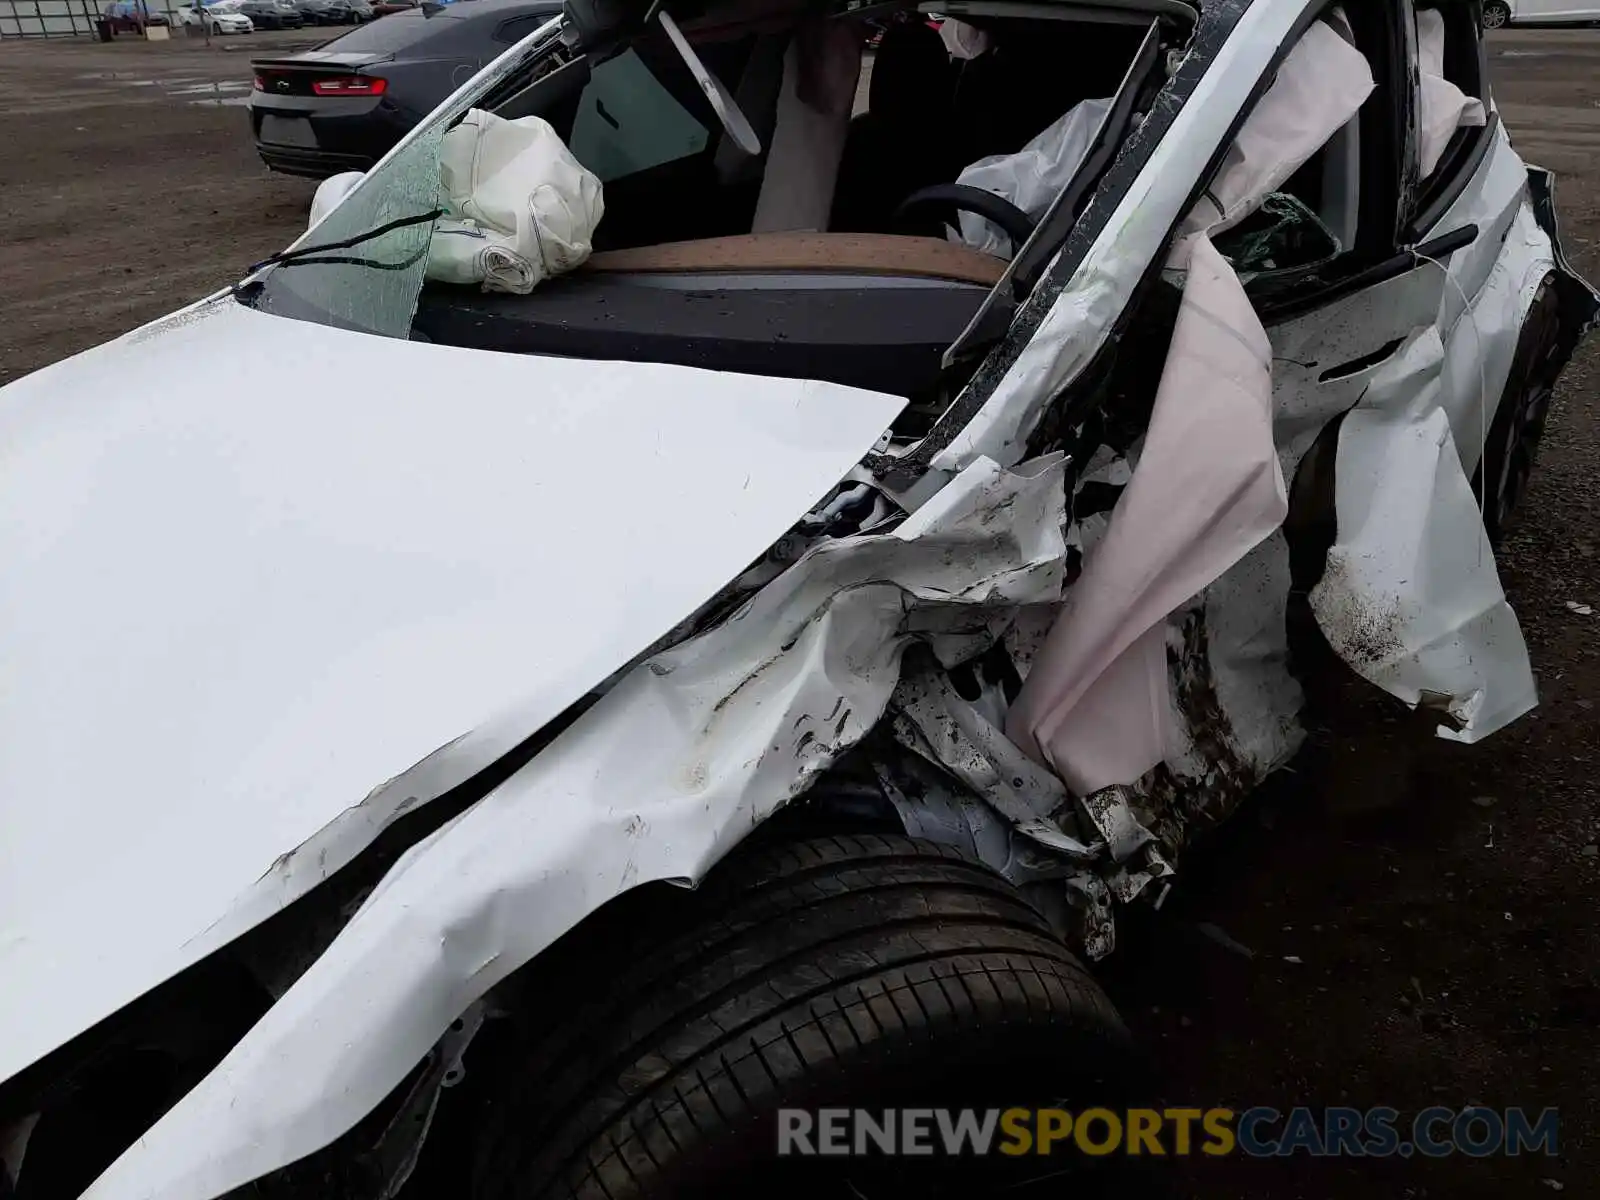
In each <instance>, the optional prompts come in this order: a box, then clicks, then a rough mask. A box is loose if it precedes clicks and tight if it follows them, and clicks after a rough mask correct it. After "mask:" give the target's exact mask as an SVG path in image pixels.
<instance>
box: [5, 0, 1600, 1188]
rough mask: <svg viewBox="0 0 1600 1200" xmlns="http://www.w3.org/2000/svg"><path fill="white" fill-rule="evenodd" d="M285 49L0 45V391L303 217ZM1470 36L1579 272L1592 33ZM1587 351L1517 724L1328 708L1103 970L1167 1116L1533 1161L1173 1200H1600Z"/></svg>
mask: <svg viewBox="0 0 1600 1200" xmlns="http://www.w3.org/2000/svg"><path fill="white" fill-rule="evenodd" d="M286 40H299V41H301V42H303V41H304V40H305V39H304V37H303V35H290V38H288V39H286V38H284V37H282V36H280V35H268V34H262V35H255V36H254V38H253V39H240V40H239V41H238V42H223V43H220V44H219V45H216V46H213V47H209V48H208V47H205V46H204V45H201V44H199V43H197V42H185V41H174V42H170V43H167V44H164V45H162V44H141V43H128V42H118V43H115V44H112V45H104V46H102V45H97V44H93V43H87V42H77V43H71V44H65V43H53V44H37V43H35V44H27V45H19V44H18V43H15V42H12V43H7V44H5V45H3V46H0V111H3V112H5V113H6V115H7V116H8V117H9V118H10V120H9V121H8V122H7V130H6V142H5V148H4V150H3V152H0V217H3V227H4V229H5V230H6V234H5V238H4V242H3V248H0V383H3V382H6V381H8V380H10V379H14V378H16V377H18V376H20V375H22V374H25V373H26V372H28V371H32V370H35V369H37V368H39V367H41V366H44V365H46V364H47V363H50V362H52V361H54V360H56V359H58V358H61V357H63V356H65V355H68V354H71V353H73V352H75V351H77V350H81V349H83V348H85V347H88V346H92V345H94V344H96V343H98V342H101V341H103V340H105V339H106V338H108V337H111V336H113V335H115V334H118V333H121V332H123V331H125V330H127V329H129V328H131V327H133V326H135V325H137V324H139V323H141V322H143V321H145V320H148V319H150V318H153V317H156V316H158V315H160V314H162V313H164V312H167V311H170V310H171V309H173V308H175V307H177V306H178V305H179V304H180V303H182V302H184V301H187V300H190V299H192V298H195V297H197V296H199V295H202V294H204V293H206V292H208V291H210V290H212V289H215V288H217V287H219V286H221V285H223V284H226V283H228V282H230V281H231V280H233V279H234V278H236V277H237V276H238V274H239V272H240V270H241V269H242V268H243V267H244V266H245V265H246V264H248V263H250V262H252V261H254V260H256V259H259V258H261V257H262V256H263V255H265V254H267V253H270V252H271V251H273V250H276V249H279V248H281V247H282V246H284V245H285V244H287V243H288V242H289V241H290V240H291V238H293V237H294V236H295V235H296V234H297V233H298V232H299V231H300V230H301V229H302V228H303V227H304V221H305V214H306V209H307V205H308V203H309V200H310V196H311V191H312V187H311V185H309V184H307V183H305V182H302V181H297V180H290V179H285V178H282V177H274V176H272V175H269V174H268V173H267V172H266V171H265V170H264V169H263V168H262V167H261V165H260V164H259V162H258V161H257V159H256V157H255V154H254V151H253V149H252V147H251V145H250V140H249V135H248V130H247V127H246V121H245V115H244V111H243V109H242V107H241V103H242V101H243V98H244V96H245V94H246V88H247V86H248V78H249V68H248V54H241V53H239V50H241V49H244V50H254V51H257V52H259V51H260V50H262V49H263V48H265V47H266V46H267V45H270V44H273V43H277V44H278V45H281V44H282V43H283V42H284V41H286ZM1490 47H1491V51H1490V52H1491V70H1492V72H1493V77H1494V81H1495V87H1496V90H1497V95H1498V97H1499V100H1500V102H1501V105H1502V109H1503V113H1504V116H1505V119H1506V122H1507V125H1508V127H1509V128H1510V129H1511V131H1512V134H1513V136H1514V138H1515V139H1516V141H1517V144H1518V146H1519V147H1520V148H1521V150H1522V152H1523V153H1524V155H1525V156H1526V157H1528V158H1529V159H1530V160H1532V161H1536V162H1538V163H1540V164H1541V165H1544V166H1547V167H1550V168H1552V169H1553V170H1555V171H1556V172H1558V174H1559V175H1560V176H1561V181H1560V185H1559V192H1558V196H1559V200H1560V206H1561V211H1562V219H1563V221H1564V224H1565V233H1566V241H1567V248H1568V251H1569V254H1570V255H1571V256H1572V258H1573V259H1574V261H1575V262H1576V263H1577V264H1578V265H1579V267H1580V269H1582V270H1584V271H1585V273H1586V274H1587V275H1588V276H1589V277H1590V278H1592V279H1600V189H1597V181H1600V35H1597V34H1595V33H1592V32H1587V31H1510V32H1506V33H1503V34H1499V35H1496V36H1495V37H1494V38H1493V39H1492V40H1491V43H1490ZM1597 355H1600V339H1596V340H1595V341H1591V342H1590V343H1589V345H1587V346H1586V347H1584V348H1583V349H1582V350H1580V352H1579V354H1578V357H1577V358H1576V359H1575V361H1574V362H1573V364H1572V366H1571V367H1570V368H1569V369H1568V371H1567V373H1566V375H1565V377H1564V380H1563V385H1562V388H1561V391H1560V394H1559V396H1558V398H1557V401H1556V405H1555V410H1554V415H1553V418H1552V421H1551V426H1550V431H1549V434H1548V437H1547V441H1546V445H1545V450H1544V454H1543V458H1542V462H1541V470H1540V472H1539V474H1538V475H1537V476H1536V479H1535V483H1534V488H1533V491H1532V494H1531V496H1530V498H1529V501H1528V505H1527V508H1526V509H1525V511H1524V517H1523V521H1522V524H1521V525H1520V527H1519V529H1518V530H1517V531H1516V532H1515V534H1514V535H1513V536H1512V537H1511V538H1510V540H1509V543H1508V545H1507V546H1506V548H1505V550H1504V552H1503V554H1502V556H1501V563H1502V569H1503V574H1504V577H1505V580H1506V583H1507V586H1508V589H1509V591H1510V593H1511V596H1512V600H1513V602H1514V603H1515V605H1516V607H1517V611H1518V612H1519V614H1521V617H1522V620H1523V624H1524V628H1525V630H1526V632H1527V636H1528V641H1529V644H1530V647H1531V649H1532V653H1533V660H1534V663H1535V666H1536V669H1537V670H1538V673H1539V679H1540V687H1541V694H1542V697H1543V705H1542V707H1541V708H1540V709H1539V710H1538V711H1537V712H1536V713H1535V714H1533V715H1532V716H1531V717H1529V718H1527V719H1525V720H1523V721H1522V722H1520V723H1518V724H1517V725H1516V726H1515V727H1513V728H1512V729H1510V730H1509V731H1507V732H1506V733H1504V734H1503V735H1501V736H1499V737H1497V738H1495V739H1493V740H1492V741H1491V742H1490V743H1488V744H1485V745H1483V746H1480V747H1471V748H1466V747H1457V746H1452V745H1449V744H1447V743H1442V742H1434V741H1428V740H1422V741H1420V742H1419V741H1418V740H1417V739H1415V738H1412V737H1409V736H1407V735H1409V734H1410V733H1411V732H1412V731H1411V730H1409V729H1408V728H1407V727H1406V723H1405V722H1404V721H1403V720H1400V719H1397V718H1395V717H1394V716H1393V715H1392V714H1390V713H1389V712H1387V711H1386V710H1385V709H1384V708H1383V706H1382V705H1378V704H1362V705H1357V706H1354V707H1352V708H1351V709H1350V710H1349V711H1343V712H1340V713H1338V714H1337V716H1336V717H1334V718H1332V719H1330V720H1328V721H1326V722H1324V723H1322V724H1321V725H1319V727H1318V728H1317V729H1316V730H1315V731H1314V733H1313V737H1312V739H1311V743H1310V745H1309V746H1308V748H1307V750H1306V752H1305V753H1304V755H1303V756H1302V757H1301V759H1300V760H1299V761H1298V762H1297V763H1296V764H1295V768H1294V770H1293V772H1292V773H1288V774H1285V775H1283V776H1281V777H1280V778H1279V780H1278V781H1277V782H1276V783H1275V784H1274V785H1273V786H1272V787H1270V788H1269V789H1268V790H1267V791H1266V793H1265V794H1263V796H1262V797H1261V798H1260V799H1259V801H1258V802H1255V803H1253V804H1252V805H1251V806H1250V808H1249V809H1248V810H1247V811H1246V812H1244V813H1242V814H1241V815H1240V817H1239V818H1238V819H1237V820H1236V821H1234V822H1233V823H1232V824H1230V825H1229V826H1228V827H1226V829H1225V830H1224V831H1222V832H1221V833H1220V834H1219V835H1218V836H1216V837H1215V838H1214V839H1213V840H1212V842H1211V844H1210V845H1208V846H1207V847H1205V848H1204V849H1203V850H1202V851H1200V852H1197V853H1196V854H1195V855H1193V856H1192V857H1191V859H1190V861H1189V862H1188V863H1187V864H1186V868H1185V871H1184V874H1183V877H1182V881H1181V883H1180V885H1179V886H1178V887H1177V888H1176V889H1175V890H1174V892H1173V894H1172V896H1171V897H1170V898H1169V901H1168V903H1167V905H1166V907H1165V909H1164V911H1163V912H1162V913H1161V914H1160V915H1159V917H1158V918H1156V919H1153V920H1149V921H1145V922H1142V923H1140V924H1138V925H1136V926H1134V927H1131V928H1130V929H1128V930H1127V931H1126V934H1125V936H1124V939H1123V942H1124V944H1123V946H1122V948H1121V949H1120V950H1119V952H1118V954H1117V955H1116V956H1115V958H1114V960H1113V962H1112V963H1111V964H1109V966H1108V968H1107V971H1106V976H1107V979H1108V982H1109V984H1110V986H1111V988H1112V990H1113V991H1114V993H1115V995H1116V997H1117V999H1118V1001H1119V1003H1120V1004H1121V1005H1122V1007H1123V1010H1124V1012H1125V1013H1126V1015H1127V1016H1128V1019H1129V1021H1130V1022H1131V1023H1132V1024H1133V1025H1134V1026H1135V1027H1136V1029H1137V1031H1138V1032H1139V1033H1140V1034H1141V1035H1142V1036H1143V1038H1144V1039H1145V1040H1146V1042H1147V1043H1148V1044H1149V1045H1151V1046H1152V1047H1153V1048H1154V1049H1155V1051H1156V1053H1157V1055H1158V1057H1159V1059H1160V1060H1161V1061H1162V1062H1163V1063H1164V1064H1165V1066H1166V1068H1167V1074H1168V1080H1169V1084H1168V1092H1169V1098H1170V1099H1171V1100H1172V1101H1173V1102H1175V1103H1177V1102H1181V1103H1187V1104H1192V1105H1196V1106H1207V1105H1214V1104H1219V1103H1228V1104H1232V1105H1234V1106H1235V1107H1248V1106H1250V1105H1256V1104H1273V1105H1276V1106H1278V1107H1280V1108H1288V1107H1292V1106H1294V1105H1297V1104H1308V1105H1324V1104H1352V1105H1357V1106H1360V1107H1366V1106H1369V1105H1389V1106H1392V1107H1395V1108H1398V1109H1400V1110H1402V1111H1411V1110H1416V1109H1420V1108H1423V1107H1426V1106H1428V1105H1433V1104H1442V1105H1449V1106H1452V1107H1459V1106H1462V1105H1465V1104H1468V1103H1474V1102H1481V1103H1484V1104H1489V1105H1494V1106H1502V1105H1524V1106H1528V1107H1532V1108H1535V1109H1537V1108H1543V1107H1546V1106H1557V1107H1559V1108H1560V1109H1561V1112H1562V1146H1561V1154H1560V1157H1559V1158H1557V1159H1554V1160H1551V1159H1546V1158H1543V1157H1539V1158H1528V1157H1523V1158H1515V1159H1504V1158H1502V1159H1489V1160H1476V1161H1473V1160H1466V1159H1452V1160H1444V1161H1438V1162H1427V1163H1424V1162H1421V1161H1416V1160H1402V1159H1391V1160H1381V1161H1380V1160H1321V1161H1311V1160H1307V1159H1291V1160H1284V1161H1278V1162H1271V1163H1262V1162H1252V1161H1242V1160H1226V1161H1206V1162H1195V1163H1192V1164H1187V1165H1186V1166H1185V1167H1184V1171H1183V1179H1184V1186H1185V1188H1186V1189H1187V1191H1188V1194H1190V1195H1192V1196H1194V1197H1197V1198H1200V1197H1203V1198H1207V1200H1210V1198H1216V1200H1223V1198H1228V1200H1232V1198H1235V1197H1238V1196H1240V1195H1245V1194H1248V1195H1250V1196H1252V1197H1255V1198H1258V1200H1279V1198H1283V1200H1288V1198H1304V1200H1334V1198H1340V1197H1347V1196H1348V1197H1362V1198H1363V1200H1367V1198H1370V1197H1374V1196H1381V1197H1391V1196H1392V1197H1452V1198H1463V1197H1475V1196H1485V1197H1488V1196H1493V1197H1496V1198H1497V1200H1498V1198H1500V1197H1511V1196H1534V1195H1544V1194H1546V1192H1547V1191H1554V1190H1555V1186H1554V1185H1556V1184H1560V1185H1562V1187H1563V1189H1564V1190H1565V1191H1567V1192H1569V1193H1570V1194H1572V1195H1574V1196H1595V1195H1600V1184H1596V1183H1595V1182H1594V1179H1595V1178H1596V1177H1597V1176H1600V1135H1597V1133H1596V1131H1595V1124H1594V1122H1595V1118H1596V1115H1597V1114H1600V1068H1597V1063H1600V1037H1597V1033H1596V1030H1597V1027H1600V920H1597V918H1596V905H1595V901H1594V893H1595V889H1596V885H1597V883H1600V859H1597V858H1596V852H1595V850H1594V847H1595V845H1596V843H1597V842H1600V804H1597V789H1596V785H1595V778H1596V773H1597V771H1600V736H1597V733H1600V709H1597V707H1596V706H1597V705H1600V615H1595V616H1581V615H1578V614H1575V613H1573V612H1572V611H1570V610H1569V609H1568V608H1567V607H1566V604H1567V602H1568V601H1576V602H1581V603H1586V604H1590V605H1592V606H1594V607H1595V608H1597V609H1600V558H1597V555H1596V551H1597V548H1600V528H1597V523H1596V516H1597V512H1596V492H1595V480H1596V478H1597V473H1600V450H1597V440H1596V430H1597V422H1600V411H1597V398H1596V393H1595V381H1596V378H1597V375H1596V364H1597ZM1203 924H1204V925H1213V926H1216V927H1219V928H1221V929H1223V930H1226V931H1227V933H1228V934H1229V935H1230V936H1231V937H1232V938H1233V939H1235V940H1236V941H1237V942H1239V943H1242V944H1243V945H1245V946H1248V947H1250V948H1251V949H1252V950H1253V951H1254V957H1253V958H1245V957H1243V956H1242V955H1240V954H1238V953H1236V952H1232V951H1229V950H1227V949H1224V948H1223V947H1222V946H1220V945H1219V944H1218V943H1217V942H1216V941H1214V940H1211V939H1210V938H1208V937H1205V936H1203V935H1202V934H1201V933H1200V931H1199V927H1200V926H1201V925H1203ZM1296 960H1297V961H1296Z"/></svg>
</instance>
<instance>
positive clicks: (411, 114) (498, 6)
mask: <svg viewBox="0 0 1600 1200" xmlns="http://www.w3.org/2000/svg"><path fill="white" fill-rule="evenodd" d="M559 11H560V0H457V2H456V3H454V4H450V5H448V6H443V7H440V6H435V5H429V6H427V7H425V8H417V9H412V10H410V11H407V12H401V13H396V14H395V15H394V16H392V17H390V18H388V19H387V20H384V21H382V22H380V23H379V24H376V25H366V26H363V27H362V28H360V29H353V30H351V31H350V32H349V33H346V34H344V35H343V36H341V37H336V38H334V39H333V40H332V41H330V42H328V43H326V44H325V45H323V46H320V47H318V48H317V49H316V50H311V51H307V52H305V53H301V54H293V55H289V56H287V57H283V58H264V59H258V60H256V61H255V62H253V63H252V64H251V65H252V66H253V67H254V68H255V89H254V91H253V92H252V93H251V96H250V124H251V130H252V132H253V133H254V135H255V141H256V151H257V153H259V154H260V155H261V160H262V161H263V162H264V163H266V164H267V166H269V167H271V168H272V169H273V170H275V171H282V172H284V173H286V174H290V175H304V176H309V177H311V178H324V177H326V176H328V175H333V174H336V173H338V172H340V171H349V170H365V169H366V168H367V167H370V166H371V165H372V164H373V163H374V162H376V161H377V160H378V159H379V158H381V157H382V156H383V155H384V154H385V153H387V152H388V150H389V148H390V147H391V146H393V145H394V144H395V143H396V142H398V141H399V140H400V138H401V137H403V136H404V135H405V133H406V131H407V130H409V129H411V128H412V127H413V126H414V125H416V124H417V122H419V121H421V120H422V119H423V117H425V116H426V115H427V114H428V113H429V112H430V111H431V110H432V109H433V108H434V107H435V106H436V105H437V104H438V103H439V102H440V101H441V100H443V99H444V98H445V97H446V96H448V95H449V94H450V93H451V92H452V91H454V90H455V89H456V88H457V87H459V86H460V85H461V84H462V83H464V82H465V81H466V80H467V79H469V78H471V77H472V76H473V75H474V74H475V73H477V71H479V70H480V69H481V68H482V67H483V66H484V65H485V64H486V63H488V62H490V61H491V60H493V59H494V58H495V57H496V56H497V55H499V54H500V53H501V52H502V51H504V50H505V49H506V48H507V47H509V46H510V45H511V44H512V43H514V42H516V41H518V40H519V39H520V38H522V37H525V36H526V35H527V34H529V33H531V32H532V31H533V30H534V29H535V28H537V27H538V26H539V25H540V24H541V23H542V22H544V21H547V20H549V19H550V18H551V17H552V16H554V15H555V14H556V13H558V12H559Z"/></svg>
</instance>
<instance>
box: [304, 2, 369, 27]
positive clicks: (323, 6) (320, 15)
mask: <svg viewBox="0 0 1600 1200" xmlns="http://www.w3.org/2000/svg"><path fill="white" fill-rule="evenodd" d="M294 6H295V8H297V9H299V10H300V16H301V17H302V18H303V19H304V20H305V23H306V24H307V25H359V24H361V23H362V22H363V21H370V20H372V19H373V18H374V17H375V16H376V15H377V14H376V13H374V12H373V11H372V5H370V4H368V3H367V0H294Z"/></svg>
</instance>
